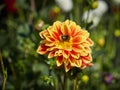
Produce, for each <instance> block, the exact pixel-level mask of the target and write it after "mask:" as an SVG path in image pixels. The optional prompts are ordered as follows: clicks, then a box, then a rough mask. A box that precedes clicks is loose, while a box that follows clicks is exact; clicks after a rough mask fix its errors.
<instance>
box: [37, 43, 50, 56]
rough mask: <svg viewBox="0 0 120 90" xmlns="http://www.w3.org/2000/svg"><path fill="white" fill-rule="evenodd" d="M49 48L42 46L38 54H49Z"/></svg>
mask: <svg viewBox="0 0 120 90" xmlns="http://www.w3.org/2000/svg"><path fill="white" fill-rule="evenodd" d="M48 48H49V47H47V46H45V45H41V46H39V47H38V49H37V52H38V53H39V54H46V53H47V52H48V51H47V49H48Z"/></svg>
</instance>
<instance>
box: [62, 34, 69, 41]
mask: <svg viewBox="0 0 120 90" xmlns="http://www.w3.org/2000/svg"><path fill="white" fill-rule="evenodd" d="M69 39H70V37H69V35H62V36H61V40H62V41H68V40H69Z"/></svg>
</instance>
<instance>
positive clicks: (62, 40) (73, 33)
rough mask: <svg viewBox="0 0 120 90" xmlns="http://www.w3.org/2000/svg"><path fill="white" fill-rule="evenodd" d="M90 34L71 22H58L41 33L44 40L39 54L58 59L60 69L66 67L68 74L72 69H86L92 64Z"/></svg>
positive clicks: (39, 48)
mask: <svg viewBox="0 0 120 90" xmlns="http://www.w3.org/2000/svg"><path fill="white" fill-rule="evenodd" d="M89 35H90V34H89V32H88V31H87V30H84V29H82V28H81V27H80V26H79V25H77V24H76V23H75V22H73V21H71V20H66V21H64V22H60V21H56V22H54V23H53V25H52V26H49V27H48V28H47V29H46V30H43V31H42V32H40V37H41V38H42V39H43V40H42V41H41V44H40V45H39V47H38V49H37V52H38V53H39V54H48V58H53V57H56V64H57V66H58V67H60V66H64V67H65V71H66V72H68V71H69V70H70V69H71V68H72V67H77V68H80V69H84V68H85V67H87V66H91V65H93V64H92V56H91V48H90V47H91V46H93V41H92V40H91V39H90V38H89Z"/></svg>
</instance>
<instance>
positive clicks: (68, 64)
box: [65, 62, 71, 72]
mask: <svg viewBox="0 0 120 90" xmlns="http://www.w3.org/2000/svg"><path fill="white" fill-rule="evenodd" d="M70 68H71V65H70V63H69V62H67V63H65V71H66V72H68V71H69V70H70Z"/></svg>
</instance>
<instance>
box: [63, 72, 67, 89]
mask: <svg viewBox="0 0 120 90" xmlns="http://www.w3.org/2000/svg"><path fill="white" fill-rule="evenodd" d="M63 90H67V76H66V73H65V72H64V81H63Z"/></svg>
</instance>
